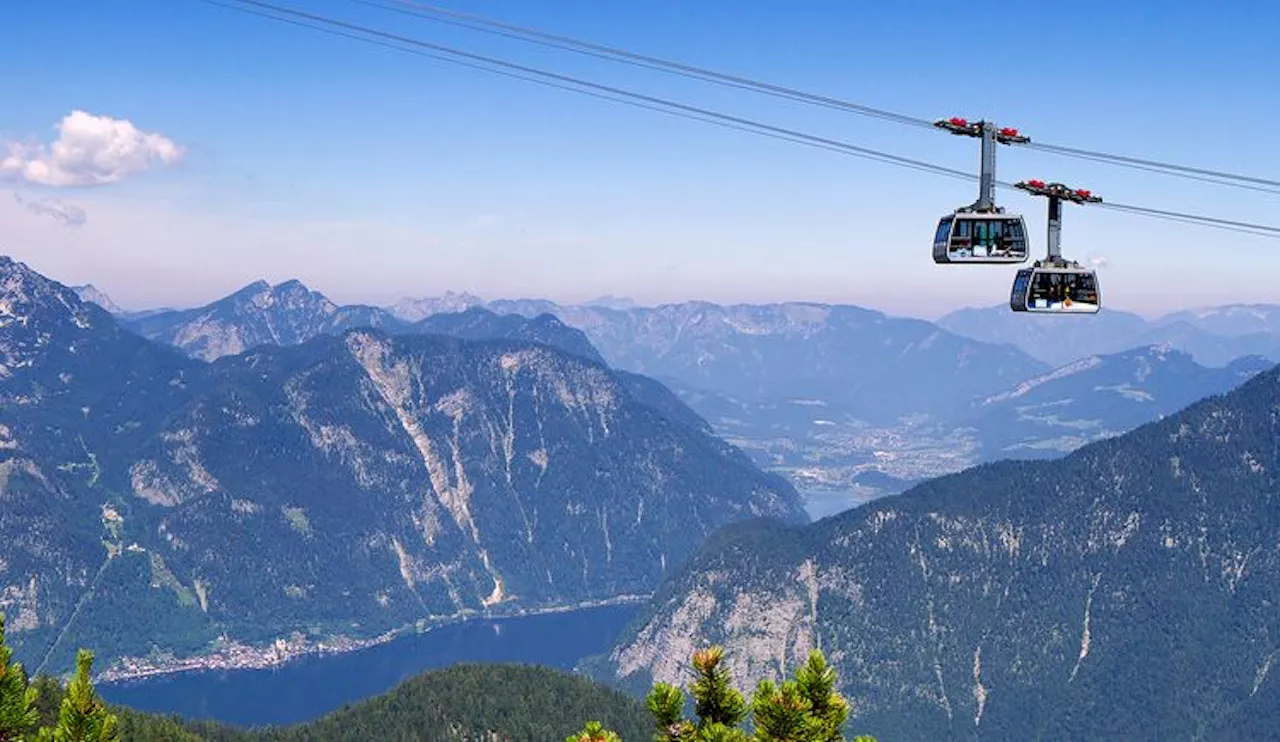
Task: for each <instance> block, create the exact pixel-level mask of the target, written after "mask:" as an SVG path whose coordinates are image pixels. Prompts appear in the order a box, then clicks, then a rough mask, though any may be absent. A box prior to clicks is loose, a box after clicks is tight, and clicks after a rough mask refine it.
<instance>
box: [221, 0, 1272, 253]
mask: <svg viewBox="0 0 1280 742" xmlns="http://www.w3.org/2000/svg"><path fill="white" fill-rule="evenodd" d="M197 1H198V2H203V3H206V4H209V5H215V6H218V7H222V8H227V9H229V10H235V11H238V12H243V13H247V14H250V15H255V16H258V17H262V18H267V19H270V20H276V21H284V22H286V23H290V24H291V25H295V26H301V27H303V28H310V29H313V30H317V31H322V32H325V33H333V34H335V35H339V36H343V37H345V38H350V39H354V40H357V41H364V42H366V43H372V44H375V45H378V46H382V47H385V48H390V49H394V50H398V51H405V52H410V53H414V54H418V55H419V56H426V57H430V58H432V59H437V60H440V61H446V62H451V63H456V64H461V65H463V66H466V67H471V68H474V69H480V70H483V71H488V72H496V73H498V74H502V75H504V76H507V77H514V78H517V79H522V80H526V81H529V82H536V83H539V84H545V85H549V86H551V87H556V88H560V89H563V90H568V91H571V92H578V93H585V94H587V95H591V96H592V97H596V98H603V99H606V100H612V101H615V102H620V103H626V104H628V105H633V106H636V107H639V108H646V109H649V110H654V111H659V112H661V113H667V114H671V115H676V116H681V117H683V118H690V119H694V120H698V121H704V122H706V123H714V124H717V125H720V126H725V127H726V128H732V129H737V130H740V131H746V132H750V133H753V134H759V135H762V136H768V137H771V138H774V139H782V140H785V141H790V142H794V143H797V144H804V145H806V146H812V147H817V148H819V149H827V150H831V151H835V152H839V153H841V154H846V155H853V156H855V157H862V158H865V159H871V160H876V161H880V162H885V163H887V164H893V165H899V166H901V167H907V168H910V169H914V170H922V171H926V172H932V173H934V174H938V175H945V176H948V177H954V178H959V179H962V180H969V181H972V180H976V179H977V176H975V175H973V174H972V173H968V172H965V171H962V170H955V169H952V168H947V167H943V166H940V165H935V164H932V163H928V162H924V161H921V160H915V159H912V158H908V157H902V156H899V155H893V154H889V153H886V152H879V151H877V150H873V149H869V148H866V147H859V146H857V145H853V144H850V143H848V142H842V141H839V140H835V139H828V138H826V137H819V136H815V135H812V134H806V133H804V132H800V131H796V130H793V129H787V128H784V127H779V126H773V125H771V124H765V123H762V122H759V121H754V120H752V119H747V118H743V117H739V116H732V115H729V114H724V113H720V112H717V111H711V110H708V109H704V108H699V107H696V106H690V105H687V104H684V103H679V102H676V101H670V100H666V99H663V98H657V97H654V96H649V95H644V94H641V93H635V92H631V91H628V90H624V89H622V88H615V87H612V86H608V85H601V84H599V83H594V82H590V81H587V80H582V79H580V78H575V77H572V76H569V75H562V74H559V73H554V72H547V71H545V70H539V69H536V68H533V67H527V66H525V65H520V64H516V63H513V62H508V61H505V60H501V59H497V58H493V57H487V56H484V55H479V54H473V53H471V52H466V51H462V50H458V49H453V48H450V47H446V46H442V45H439V44H432V43H430V42H426V41H422V40H420V39H413V38H410V37H405V36H400V35H397V34H392V33H388V32H386V31H381V30H378V29H373V28H369V27H366V26H360V25H358V24H352V23H348V22H346V21H341V20H337V19H331V18H326V17H324V16H320V15H316V14H312V13H308V12H305V11H299V10H295V9H292V8H287V7H284V6H279V5H274V4H272V3H267V2H261V0H231V2H235V3H240V4H243V5H253V6H258V7H262V8H267V9H270V10H274V11H276V12H280V13H286V14H289V15H294V16H300V17H303V18H307V19H310V20H314V21H318V22H320V23H324V24H328V25H332V26H339V27H343V28H348V29H353V30H356V31H360V32H363V33H366V34H372V35H375V36H380V37H383V38H386V39H391V40H393V41H398V42H402V43H405V44H411V45H413V46H418V47H423V48H426V49H432V50H436V51H440V52H444V53H446V54H453V55H456V56H461V57H465V58H468V59H473V60H477V61H480V62H484V63H487V64H491V65H498V66H502V67H506V68H509V69H515V70H519V71H521V72H526V73H531V74H534V75H539V76H542V77H549V78H552V79H554V80H558V81H562V82H564V83H572V84H573V85H579V86H583V87H586V88H591V89H594V90H595V91H601V92H593V91H592V90H583V89H581V88H577V87H572V86H571V85H568V84H561V83H554V82H549V81H547V80H539V79H536V78H532V77H529V76H527V75H520V74H514V73H510V72H504V71H502V70H496V69H492V68H491V67H486V66H483V65H482V64H474V63H468V62H462V61H460V60H457V59H453V58H450V57H445V56H440V55H438V54H431V53H428V52H423V51H420V50H417V49H408V48H405V47H403V46H400V45H398V44H393V43H388V42H384V41H378V40H376V39H371V38H368V37H366V36H361V35H358V34H353V33H347V32H340V31H333V30H331V29H327V28H324V27H321V26H315V25H313V24H308V23H303V22H298V21H294V20H290V19H288V18H282V17H279V16H275V15H270V14H268V13H263V12H258V11H254V10H251V9H249V8H244V7H240V6H237V5H231V4H228V3H226V2H219V1H218V0H197ZM602 93H609V94H612V95H606V94H602ZM617 96H625V97H626V98H635V99H639V101H643V102H636V101H631V100H625V98H621V97H617ZM660 106H667V107H668V108H661V107H660ZM671 109H674V110H671ZM931 126H932V124H931ZM997 185H999V186H1001V187H1004V188H1013V187H1014V186H1013V184H1011V183H1007V182H1003V181H997ZM1099 205H1106V204H1099ZM1110 206H1112V207H1114V208H1117V209H1122V210H1126V211H1129V212H1131V213H1136V214H1142V215H1146V216H1151V217H1156V218H1165V219H1175V220H1178V221H1184V222H1191V223H1197V224H1200V225H1201V226H1208V227H1215V228H1219V229H1227V230H1231V231H1239V232H1245V233H1248V234H1255V235H1259V236H1267V237H1275V238H1280V227H1273V226H1268V225H1259V224H1250V223H1247V222H1237V221H1233V220H1227V219H1218V218H1215V217H1204V216H1200V215H1196V214H1185V213H1180V212H1173V211H1163V210H1158V209H1148V208H1144V207H1138V206H1125V205H1120V204H1110Z"/></svg>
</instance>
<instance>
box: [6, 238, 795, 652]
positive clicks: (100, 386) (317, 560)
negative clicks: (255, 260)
mask: <svg viewBox="0 0 1280 742" xmlns="http://www.w3.org/2000/svg"><path fill="white" fill-rule="evenodd" d="M286 289H288V287H286ZM243 298H244V297H237V298H236V301H240V300H241V299H243ZM247 303H248V304H249V305H250V306H252V305H253V302H252V301H250V302H247ZM0 306H2V307H3V315H2V316H0V364H2V365H0V399H2V400H3V402H4V406H5V409H6V410H7V412H6V416H5V419H4V421H3V423H4V424H3V426H0V436H2V437H0V442H2V444H3V446H2V447H0V475H2V476H3V479H0V484H2V486H0V496H2V497H3V506H2V507H0V543H4V544H5V545H6V547H5V550H4V552H3V554H2V555H0V557H2V558H0V610H4V611H5V612H6V613H7V614H8V616H9V617H10V618H9V621H8V630H9V637H10V641H11V642H12V644H13V645H15V647H16V649H17V652H18V655H19V657H20V658H21V659H22V660H23V661H24V662H25V663H26V664H27V666H28V667H30V668H31V669H32V670H33V671H36V670H40V669H48V670H54V671H57V670H62V669H65V668H66V667H68V666H69V663H70V662H71V660H72V658H73V656H74V651H75V648H76V647H78V646H90V647H93V648H94V649H95V651H96V652H97V653H98V656H99V657H100V664H99V667H100V668H101V669H103V670H105V669H108V668H112V667H116V668H117V669H120V668H123V669H125V670H128V671H131V672H143V671H147V670H149V669H166V668H167V669H173V668H175V667H182V666H219V663H221V664H223V665H226V664H236V663H239V664H245V663H253V662H255V661H262V662H266V661H269V660H270V659H271V658H272V657H274V656H278V654H279V653H280V652H281V651H284V652H285V653H292V652H297V651H301V650H302V649H305V648H311V649H314V648H316V647H317V646H319V645H322V644H323V645H327V646H331V647H332V646H337V647H352V646H358V644H359V642H361V641H367V640H370V639H373V638H375V637H378V636H381V635H385V634H386V633H387V632H390V631H393V630H396V629H401V628H404V627H406V626H409V627H412V626H413V625H414V624H415V622H422V621H428V622H429V621H432V620H444V619H447V618H458V617H461V616H466V615H474V614H477V613H483V612H498V613H502V612H508V613H510V612H520V611H528V610H539V609H545V608H560V607H565V606H574V605H581V604H591V603H600V602H609V601H617V600H622V599H628V598H630V597H633V596H637V595H644V594H646V593H647V592H648V591H649V590H651V589H652V588H653V586H654V585H656V584H657V582H658V580H659V579H660V578H661V576H662V575H663V574H664V573H665V572H666V571H667V570H669V569H672V568H674V567H675V566H676V565H678V564H679V563H680V562H681V561H682V560H683V559H684V558H685V557H686V556H687V555H688V554H689V553H691V551H692V550H693V549H695V548H696V546H697V544H698V542H699V541H700V540H701V537H702V536H704V535H706V534H709V533H711V532H712V531H714V530H716V529H717V528H718V527H720V526H721V525H723V524H725V523H727V522H730V521H732V520H734V519H741V518H750V517H756V516H760V515H774V516H778V517H782V518H785V519H789V520H794V521H800V522H803V521H804V520H805V519H806V517H805V515H804V512H803V510H802V509H801V505H800V499H799V497H798V495H797V494H796V492H795V490H794V489H793V488H792V487H791V486H790V485H789V484H788V483H787V482H786V481H785V480H783V479H782V478H780V477H777V476H774V475H770V474H766V473H764V472H761V471H760V470H759V469H758V468H756V467H755V466H754V465H752V463H751V462H750V461H749V459H748V458H747V457H746V456H745V455H744V454H742V453H741V452H740V451H738V450H736V449H734V448H733V447H731V446H729V445H728V444H726V443H724V442H723V441H721V440H720V439H718V438H715V437H714V436H711V435H709V434H708V433H707V432H705V430H704V429H702V428H700V427H695V426H692V425H690V424H688V423H687V422H686V420H687V419H689V418H690V417H693V416H692V413H691V412H688V411H687V409H686V410H684V411H683V412H682V413H680V414H676V415H671V416H669V415H668V414H667V413H666V412H664V409H667V410H672V409H678V408H680V407H682V405H680V403H679V402H678V400H676V399H675V398H674V397H673V396H672V395H670V394H669V393H667V394H666V396H663V395H662V390H661V387H660V386H658V387H657V390H655V388H654V384H653V383H652V382H650V383H649V384H645V383H638V382H637V381H636V380H635V379H634V378H633V377H632V376H630V375H627V376H619V375H618V374H615V373H614V372H612V371H610V370H609V369H607V368H605V367H603V366H601V365H600V364H598V363H594V362H592V361H590V360H588V359H585V358H582V357H580V356H577V355H572V354H569V353H565V352H562V351H559V350H556V349H554V348H551V347H549V346H546V345H541V344H535V343H532V342H528V341H520V340H501V339H499V340H483V341H468V340H460V339H456V338H449V337H442V336H438V335H423V334H411V335H398V336H392V335H389V334H387V333H386V332H384V331H381V330H377V329H354V330H347V331H344V332H342V333H341V334H321V335H319V336H317V337H314V338H312V339H309V340H306V341H304V342H301V343H300V344H297V345H286V346H274V345H264V346H257V347H255V348H254V349H253V350H250V351H248V352H245V353H241V354H239V355H235V356H228V357H223V358H221V359H219V360H218V361H216V362H213V363H207V362H204V361H201V360H198V359H195V358H190V357H188V356H186V355H184V354H182V353H181V352H179V351H178V350H177V349H176V348H173V347H171V346H169V345H166V344H162V343H158V342H154V341H150V340H147V339H144V338H142V337H140V336H138V335H136V334H134V333H132V332H129V331H127V330H124V329H122V328H121V327H120V325H119V323H118V322H117V321H116V320H114V319H113V318H112V317H111V316H110V315H109V314H108V313H107V312H105V311H104V310H102V309H101V308H99V307H98V306H96V305H94V304H91V303H86V302H82V301H81V300H80V299H79V298H78V297H77V295H76V294H75V293H74V292H72V291H71V290H70V289H68V288H66V287H65V286H62V285H61V284H58V283H56V282H55V281H52V280H49V279H47V278H45V277H44V276H41V275H39V274H37V273H35V272H33V271H31V270H30V269H28V268H27V267H26V266H25V265H23V264H21V263H17V262H15V261H13V260H10V259H8V258H0ZM333 314H336V313H330V316H332V315H333ZM284 326H286V325H283V324H281V325H275V326H274V327H276V328H280V327H284ZM326 326H327V327H330V328H332V327H333V324H332V323H330V324H328V325H326ZM200 347H202V348H207V347H208V346H207V345H205V346H200ZM197 352H199V351H197ZM632 390H636V391H635V392H633V391H632ZM646 400H655V402H654V404H650V403H649V402H648V401H646ZM693 419H696V417H694V418H693ZM277 640H281V641H285V642H286V643H285V644H284V645H280V646H274V645H273V642H275V641H277ZM210 654H212V655H215V656H216V659H214V660H207V661H203V662H195V663H193V662H186V661H183V659H182V658H184V657H188V656H193V655H196V656H207V655H210Z"/></svg>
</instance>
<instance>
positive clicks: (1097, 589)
mask: <svg viewBox="0 0 1280 742" xmlns="http://www.w3.org/2000/svg"><path fill="white" fill-rule="evenodd" d="M1277 472H1280V367H1277V368H1273V369H1271V370H1268V371H1265V372H1263V373H1260V374H1258V375H1256V376H1254V377H1253V378H1252V379H1250V380H1249V381H1247V382H1245V383H1244V384H1243V385H1241V386H1240V387H1238V388H1236V389H1234V390H1233V391H1230V392H1228V393H1226V394H1224V395H1219V396H1213V397H1210V398H1207V399H1205V400H1201V401H1199V402H1196V403H1195V404H1192V405H1191V406H1189V407H1187V408H1186V409H1184V410H1182V411H1180V412H1178V413H1177V414H1174V415H1171V416H1169V417H1166V418H1165V419H1163V420H1160V421H1158V422H1153V423H1148V424H1146V425H1143V426H1141V427H1139V428H1137V429H1135V430H1133V431H1130V432H1128V433H1126V434H1124V435H1122V436H1119V437H1115V438H1111V439H1109V440H1105V441H1101V442H1097V443H1092V444H1089V445H1087V446H1084V447H1082V448H1080V449H1078V450H1077V451H1075V452H1074V453H1072V454H1070V455H1068V456H1066V457H1065V458H1061V459H1057V460H1053V461H1003V462H999V463H993V464H984V465H981V466H977V467H973V468H971V469H968V470H966V471H964V472H961V473H958V474H954V475H950V476H945V477H940V478H937V479H934V480H931V481H929V482H926V483H924V484H920V485H918V486H916V487H914V488H912V489H910V490H908V491H907V492H905V493H903V494H900V495H896V496H892V497H886V498H883V499H880V500H878V501H876V502H874V503H871V504H868V505H864V506H862V507H859V508H857V509H854V510H850V511H847V512H845V513H842V514H839V515H836V516H833V517H831V518H826V519H823V520H821V521H818V522H816V523H813V524H811V525H807V526H793V525H786V524H780V523H770V522H767V521H766V522H762V521H753V522H750V523H744V524H737V525H732V526H729V527H726V528H725V529H724V530H722V531H721V532H719V533H717V534H716V535H714V536H713V537H711V539H709V540H708V542H707V543H706V544H705V546H704V548H703V549H702V550H701V551H700V552H699V554H698V555H697V556H696V557H695V558H693V559H692V560H690V561H689V562H688V563H687V564H686V567H685V568H684V569H683V570H681V572H680V573H679V574H677V575H675V576H673V577H672V578H670V579H669V580H668V581H667V582H665V583H664V585H663V586H662V587H661V588H660V589H659V591H658V593H657V594H655V596H654V599H653V601H652V603H651V605H650V607H649V609H648V614H647V615H644V616H642V617H640V618H638V619H637V620H636V621H635V622H634V623H633V625H632V628H631V629H629V630H628V631H627V632H626V633H625V635H624V636H623V637H621V638H620V640H619V642H618V643H617V645H616V647H615V648H614V649H613V650H612V652H611V653H610V654H609V655H608V656H606V657H597V658H593V659H592V660H590V661H588V662H585V663H584V664H583V666H582V667H583V669H584V670H588V671H590V672H591V673H592V674H594V675H596V676H597V677H600V678H603V679H607V680H609V681H611V682H614V683H618V684H621V685H623V686H624V687H629V688H631V689H633V690H639V689H641V688H647V687H648V686H649V684H650V683H651V682H653V681H665V682H687V681H688V680H689V667H688V665H687V661H686V658H687V657H689V656H690V653H691V651H692V650H693V649H694V648H696V647H700V646H705V645H707V644H709V643H722V644H724V645H725V646H726V647H727V649H728V657H729V663H730V667H731V669H732V670H733V672H734V675H735V678H737V679H738V682H739V684H740V686H741V687H743V688H747V689H749V688H751V687H754V684H755V682H756V681H757V680H758V679H760V678H773V679H775V680H777V679H779V676H781V675H782V674H784V672H783V670H784V668H785V669H786V673H787V674H789V672H790V670H791V668H792V667H794V666H795V665H796V664H797V663H799V662H802V661H803V658H804V656H805V653H806V652H808V651H809V650H810V649H811V648H813V647H815V646H821V647H822V649H823V650H824V652H825V653H826V655H827V657H828V658H829V659H831V660H832V662H833V664H834V665H835V667H836V668H837V670H838V672H839V677H840V681H841V690H842V691H843V692H844V693H846V694H847V696H848V697H849V698H850V700H851V701H852V703H853V708H854V709H855V715H854V720H853V725H854V726H855V727H856V728H857V729H858V730H859V731H860V732H863V731H864V730H865V733H868V734H873V735H875V736H877V737H878V738H880V739H1020V740H1022V739H1026V740H1032V739H1193V740H1200V739H1272V738H1274V736H1275V730H1276V729H1277V724H1280V683H1278V682H1277V681H1278V680H1280V678H1278V677H1277V676H1276V673H1275V672H1273V670H1274V669H1275V666H1274V665H1275V660H1276V658H1277V656H1280V613H1277V611H1276V610H1275V599H1276V598H1275V596H1276V595H1277V594H1280V546H1278V544H1280V509H1277V504H1276V503H1277V500H1276V498H1277V494H1278V493H1280V479H1277Z"/></svg>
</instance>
